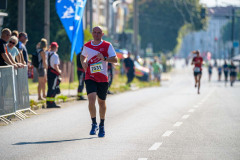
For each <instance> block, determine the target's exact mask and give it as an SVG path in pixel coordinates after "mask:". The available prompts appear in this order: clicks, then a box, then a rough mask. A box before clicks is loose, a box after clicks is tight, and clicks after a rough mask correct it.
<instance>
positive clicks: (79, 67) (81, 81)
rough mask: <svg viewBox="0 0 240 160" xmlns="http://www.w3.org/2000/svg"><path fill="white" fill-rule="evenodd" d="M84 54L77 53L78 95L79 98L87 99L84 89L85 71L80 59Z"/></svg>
mask: <svg viewBox="0 0 240 160" xmlns="http://www.w3.org/2000/svg"><path fill="white" fill-rule="evenodd" d="M81 54H82V50H81V52H80V53H79V54H78V55H77V75H78V81H79V84H78V95H77V100H86V98H84V96H83V89H84V82H85V71H84V69H83V67H82V64H81V61H80V56H81Z"/></svg>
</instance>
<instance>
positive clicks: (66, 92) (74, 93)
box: [29, 88, 77, 101]
mask: <svg viewBox="0 0 240 160" xmlns="http://www.w3.org/2000/svg"><path fill="white" fill-rule="evenodd" d="M59 95H64V96H68V97H72V96H77V88H76V90H73V89H71V90H61V94H59ZM29 99H30V100H31V99H32V100H34V101H38V95H37V94H32V95H29Z"/></svg>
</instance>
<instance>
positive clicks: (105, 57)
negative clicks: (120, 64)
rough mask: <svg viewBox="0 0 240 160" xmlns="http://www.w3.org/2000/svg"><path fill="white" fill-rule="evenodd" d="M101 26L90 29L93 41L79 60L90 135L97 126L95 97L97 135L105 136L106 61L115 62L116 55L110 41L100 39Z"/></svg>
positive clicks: (84, 49)
mask: <svg viewBox="0 0 240 160" xmlns="http://www.w3.org/2000/svg"><path fill="white" fill-rule="evenodd" d="M103 35H104V33H103V32H102V29H101V27H99V26H98V27H94V28H93V30H92V36H93V41H90V42H87V43H86V44H85V45H84V47H83V51H82V54H81V56H80V60H81V63H82V66H83V68H84V70H85V73H86V76H85V84H86V90H87V94H88V100H89V105H88V107H89V112H90V115H91V118H92V129H91V131H90V135H95V134H96V132H97V130H98V126H97V122H96V107H95V102H96V97H97V96H98V104H99V110H100V124H99V133H98V137H104V136H105V130H104V120H105V114H106V102H105V101H106V97H107V91H108V75H107V69H108V63H117V60H118V59H117V56H116V53H115V50H114V48H113V46H112V44H111V43H109V42H107V41H103V40H102V36H103Z"/></svg>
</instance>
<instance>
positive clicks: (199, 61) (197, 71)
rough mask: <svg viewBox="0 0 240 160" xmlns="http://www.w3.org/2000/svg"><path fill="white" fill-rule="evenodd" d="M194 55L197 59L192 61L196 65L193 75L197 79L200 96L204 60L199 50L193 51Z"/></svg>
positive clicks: (196, 83)
mask: <svg viewBox="0 0 240 160" xmlns="http://www.w3.org/2000/svg"><path fill="white" fill-rule="evenodd" d="M192 53H193V54H196V57H194V58H193V60H192V65H194V68H193V71H194V72H193V74H194V78H195V87H198V94H200V84H201V83H200V81H201V77H202V64H203V58H202V57H201V56H200V52H199V51H198V50H197V51H193V52H192Z"/></svg>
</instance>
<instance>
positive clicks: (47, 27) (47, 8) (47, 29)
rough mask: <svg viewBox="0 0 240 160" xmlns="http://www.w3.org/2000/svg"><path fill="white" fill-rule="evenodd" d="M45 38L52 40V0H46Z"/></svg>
mask: <svg viewBox="0 0 240 160" xmlns="http://www.w3.org/2000/svg"><path fill="white" fill-rule="evenodd" d="M44 38H46V39H47V41H48V43H49V42H50V1H49V0H44Z"/></svg>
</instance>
